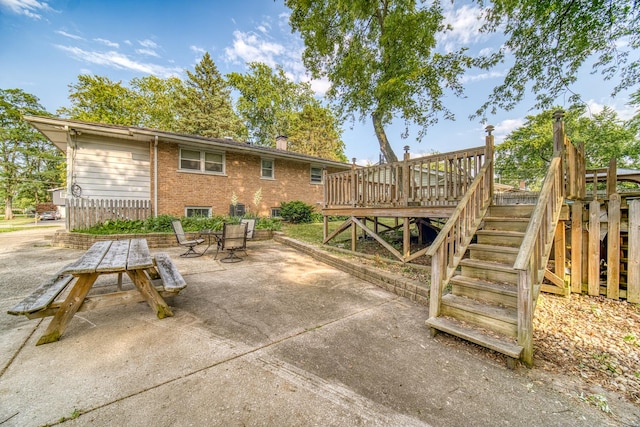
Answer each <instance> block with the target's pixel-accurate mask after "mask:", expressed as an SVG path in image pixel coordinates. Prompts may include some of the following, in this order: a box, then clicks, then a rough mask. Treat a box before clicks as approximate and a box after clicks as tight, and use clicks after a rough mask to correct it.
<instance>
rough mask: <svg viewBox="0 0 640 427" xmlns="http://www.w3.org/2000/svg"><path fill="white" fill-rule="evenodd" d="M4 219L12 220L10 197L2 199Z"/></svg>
mask: <svg viewBox="0 0 640 427" xmlns="http://www.w3.org/2000/svg"><path fill="white" fill-rule="evenodd" d="M4 219H5V220H10V219H13V198H12V197H10V196H6V197H5V198H4Z"/></svg>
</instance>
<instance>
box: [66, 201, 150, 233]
mask: <svg viewBox="0 0 640 427" xmlns="http://www.w3.org/2000/svg"><path fill="white" fill-rule="evenodd" d="M66 210H67V230H78V229H83V228H89V227H91V226H94V225H96V224H100V223H103V222H105V221H107V220H116V219H118V220H136V219H140V220H144V219H147V218H148V217H150V216H151V201H150V200H113V199H111V200H108V199H68V200H67V201H66Z"/></svg>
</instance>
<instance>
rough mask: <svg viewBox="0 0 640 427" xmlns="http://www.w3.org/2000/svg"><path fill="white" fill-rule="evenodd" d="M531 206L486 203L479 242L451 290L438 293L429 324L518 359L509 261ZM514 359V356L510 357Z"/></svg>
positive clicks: (513, 272)
mask: <svg viewBox="0 0 640 427" xmlns="http://www.w3.org/2000/svg"><path fill="white" fill-rule="evenodd" d="M533 209H534V205H508V206H497V205H492V206H490V207H489V210H488V211H487V214H486V215H485V217H484V220H483V222H482V224H481V225H480V228H479V230H478V231H477V232H476V233H475V237H476V241H477V243H472V244H470V245H469V248H468V250H467V253H466V256H465V257H464V258H463V259H462V260H461V261H460V269H459V271H458V272H457V273H456V274H454V276H453V277H451V279H450V281H449V285H450V288H451V291H450V292H449V293H448V294H445V295H443V296H442V300H441V306H440V316H439V317H432V318H430V319H429V320H428V321H427V325H428V326H430V327H431V328H432V332H434V333H435V332H436V331H438V330H441V331H444V332H447V333H448V334H451V335H455V336H458V337H460V338H463V339H466V340H468V341H471V342H474V343H476V344H479V345H482V346H485V347H488V348H491V349H492V350H494V351H497V352H499V353H502V354H505V355H507V356H508V357H509V358H510V359H508V360H509V361H510V362H511V361H513V360H516V359H519V358H520V355H521V353H522V350H523V347H522V346H520V345H518V344H517V336H518V314H517V296H518V293H517V282H518V272H517V271H516V270H514V269H513V264H514V262H515V260H516V257H517V255H518V251H519V247H520V245H521V244H522V240H523V238H524V235H525V231H526V229H527V227H528V225H529V218H530V216H531V213H532V211H533ZM512 359H513V360H512Z"/></svg>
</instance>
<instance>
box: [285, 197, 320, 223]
mask: <svg viewBox="0 0 640 427" xmlns="http://www.w3.org/2000/svg"><path fill="white" fill-rule="evenodd" d="M312 214H313V206H311V205H308V204H306V203H305V202H303V201H301V200H293V201H291V202H280V216H281V217H282V219H284V220H285V221H288V222H291V223H293V224H307V223H310V222H313V216H312Z"/></svg>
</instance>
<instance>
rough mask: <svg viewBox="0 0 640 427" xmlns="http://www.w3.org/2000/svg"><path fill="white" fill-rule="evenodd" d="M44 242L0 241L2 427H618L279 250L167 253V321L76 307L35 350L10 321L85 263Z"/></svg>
mask: <svg viewBox="0 0 640 427" xmlns="http://www.w3.org/2000/svg"><path fill="white" fill-rule="evenodd" d="M47 234H49V235H51V234H53V231H52V230H51V229H45V230H38V229H30V230H24V231H19V232H14V233H0V277H2V279H1V283H2V285H1V286H0V309H1V311H2V314H0V426H2V427H5V426H41V425H56V424H57V423H64V424H65V425H71V426H76V425H77V426H86V425H92V426H125V425H127V426H247V425H248V426H307V425H314V426H344V425H347V426H360V425H363V426H369V425H380V426H427V425H433V426H469V425H474V426H500V425H505V426H535V425H539V426H553V425H556V426H568V425H584V426H593V425H609V424H615V423H614V422H613V419H612V418H610V417H608V416H607V415H606V414H604V413H603V412H600V411H599V410H597V409H596V408H594V407H593V406H589V405H588V404H586V403H584V402H582V401H580V399H578V397H577V393H571V394H566V393H561V392H560V391H558V390H557V387H555V386H554V383H553V381H550V380H549V381H546V380H543V379H541V378H539V377H536V376H535V375H532V371H531V370H528V369H526V368H518V369H516V370H515V371H511V370H508V369H507V368H506V367H505V365H504V363H502V362H501V361H494V360H492V359H490V358H487V357H481V356H479V355H478V350H477V349H475V348H474V347H473V346H470V345H468V344H463V343H460V342H459V341H457V340H455V339H453V338H451V337H448V336H441V335H438V336H436V337H435V338H432V337H430V335H429V331H428V329H427V328H426V327H425V323H424V322H425V320H426V318H427V309H426V308H425V307H424V306H421V305H417V304H414V303H412V302H410V301H408V300H406V299H404V298H402V297H398V296H396V295H394V294H392V293H390V292H387V291H385V290H383V289H381V288H378V287H376V286H374V285H372V284H370V283H368V282H365V281H362V280H360V279H356V278H354V277H352V276H350V275H348V274H346V273H343V272H341V271H339V270H336V269H335V268H332V267H329V266H327V265H325V264H322V263H319V262H317V261H315V260H314V259H313V258H312V257H310V256H307V255H302V254H300V253H298V252H296V251H295V250H294V249H291V248H288V247H286V246H283V245H281V244H278V243H276V242H273V241H266V242H251V243H250V246H249V251H248V252H249V254H248V257H247V258H246V259H245V261H243V262H240V263H237V264H221V263H220V262H219V261H216V260H214V259H213V254H212V253H211V254H207V255H206V256H204V257H201V258H193V259H182V258H180V257H179V256H178V255H179V253H180V249H179V248H172V249H170V250H169V251H168V252H169V253H170V254H171V256H172V258H173V259H174V261H175V262H176V264H177V266H178V268H179V270H180V271H181V272H182V274H183V276H184V278H185V279H186V281H187V283H188V287H187V288H186V289H185V290H184V291H183V292H182V293H181V294H180V295H179V296H177V297H175V298H173V299H172V300H169V304H170V305H171V306H172V308H173V310H174V313H175V316H174V317H172V318H167V319H163V320H159V319H157V318H156V317H155V316H154V314H153V313H152V312H151V310H150V308H149V307H148V306H147V305H146V304H144V303H138V304H133V305H128V306H119V307H110V308H105V309H102V310H96V311H92V312H81V313H78V314H77V315H76V316H75V317H74V319H73V320H72V322H71V324H70V326H69V328H68V329H67V331H66V332H65V334H64V335H63V337H62V339H61V340H60V341H59V342H56V343H52V344H46V345H43V346H38V347H36V346H35V342H36V341H37V339H38V337H39V336H40V335H41V334H42V333H43V331H44V329H45V327H46V325H47V324H48V322H49V319H50V318H47V319H44V320H43V321H40V320H28V319H26V318H23V317H15V316H10V315H8V314H6V311H7V309H8V308H9V307H10V306H12V305H13V304H15V303H16V302H18V301H20V300H21V299H23V298H24V297H25V296H26V295H27V294H29V293H30V292H31V291H32V289H33V288H34V287H36V286H37V285H38V284H39V282H41V281H42V280H43V279H44V278H46V277H48V276H50V275H51V274H52V273H54V272H55V271H56V270H57V269H58V268H59V267H61V266H63V265H65V264H66V263H68V262H70V261H72V260H75V259H76V258H77V257H79V256H80V255H81V254H82V252H83V251H78V250H70V249H60V248H52V247H50V246H48V241H47V240H46V237H47ZM153 251H154V250H152V252H153ZM96 286H98V287H99V288H103V289H107V288H110V287H114V286H115V284H114V278H108V277H107V278H105V277H103V278H101V279H100V282H99V284H97V285H96ZM128 286H131V284H128ZM99 290H100V289H97V291H99Z"/></svg>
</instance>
